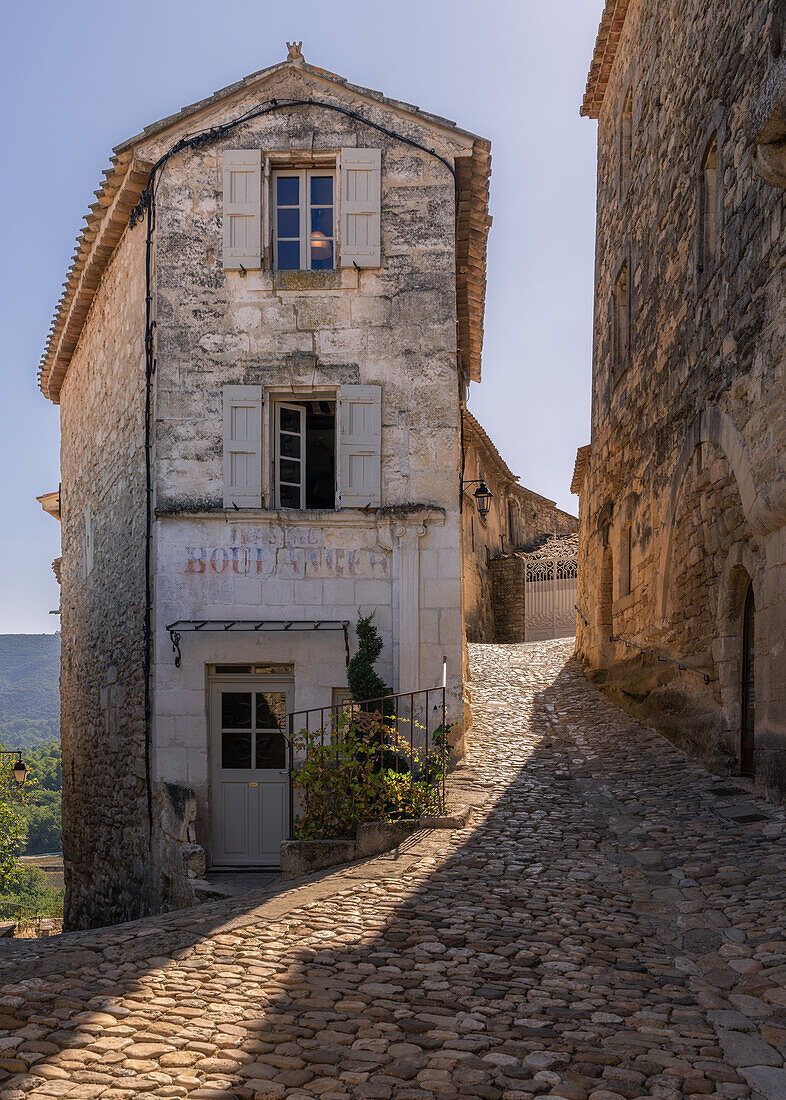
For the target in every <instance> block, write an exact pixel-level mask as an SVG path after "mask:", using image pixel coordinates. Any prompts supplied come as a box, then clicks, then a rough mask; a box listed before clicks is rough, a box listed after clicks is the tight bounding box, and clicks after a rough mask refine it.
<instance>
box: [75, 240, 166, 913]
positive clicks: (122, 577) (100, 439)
mask: <svg viewBox="0 0 786 1100" xmlns="http://www.w3.org/2000/svg"><path fill="white" fill-rule="evenodd" d="M143 270H144V234H143V233H137V234H127V235H126V236H125V238H124V239H123V242H122V244H121V245H120V247H119V248H118V251H117V253H116V255H115V258H114V262H113V264H112V267H111V269H110V270H109V272H108V273H107V275H106V276H105V278H104V280H103V283H102V285H101V287H100V288H99V290H98V293H97V295H96V297H95V300H94V302H93V306H92V309H91V311H90V314H89V316H88V318H87V321H86V324H85V327H84V331H83V335H82V339H81V341H80V344H79V347H78V348H77V350H76V352H75V354H74V356H73V359H72V361H71V366H70V369H69V372H68V375H67V378H66V381H65V384H64V386H63V389H62V393H61V405H60V415H61V428H62V445H61V471H62V490H61V515H62V546H63V554H62V564H61V584H62V589H61V616H62V618H61V633H62V649H61V653H62V656H61V676H60V690H61V741H62V751H63V855H64V867H65V883H66V898H65V924H66V927H67V928H87V927H91V926H93V925H96V924H106V923H109V922H115V921H121V920H130V919H132V918H135V917H139V916H142V915H144V914H145V913H146V912H148V911H149V910H150V905H151V898H150V892H149V886H150V873H149V872H150V868H149V865H148V848H147V843H148V836H147V815H146V809H145V806H146V794H145V726H144V684H143V676H142V653H143V635H142V623H143V615H144V545H145V541H144V536H145V526H144V524H145V520H144V502H145V476H144V417H143V412H144V351H143V340H144V293H145V291H144V280H143ZM88 512H89V515H90V526H91V527H92V539H93V547H92V558H93V566H92V570H91V571H90V573H89V574H86V568H85V547H84V539H85V525H86V519H87V516H88Z"/></svg>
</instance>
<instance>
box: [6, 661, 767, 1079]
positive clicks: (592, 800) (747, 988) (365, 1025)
mask: <svg viewBox="0 0 786 1100" xmlns="http://www.w3.org/2000/svg"><path fill="white" fill-rule="evenodd" d="M572 647H573V643H572V641H569V642H562V641H560V642H543V643H536V644H532V645H518V646H493V645H482V646H481V645H478V646H474V647H472V661H473V674H474V699H475V707H476V722H475V727H474V739H473V742H472V747H471V753H470V758H469V761H468V764H467V766H466V767H464V768H462V769H459V771H460V776H459V778H458V779H457V780H456V783H457V785H458V786H457V788H456V789H459V788H460V786H461V784H463V785H464V787H465V789H466V790H470V789H471V790H473V791H474V793H475V796H476V801H477V802H479V804H480V808H476V810H475V811H474V815H473V820H472V821H471V824H470V825H469V826H468V827H467V828H465V829H462V830H459V831H457V832H454V833H422V834H416V835H415V836H414V837H413V838H412V840H411V842H410V843H409V844H407V845H404V846H402V848H401V849H399V850H397V851H396V852H394V853H390V854H389V855H386V856H382V857H379V858H377V859H374V860H369V861H366V862H363V863H359V864H355V865H351V866H349V867H346V868H343V869H341V870H339V871H337V872H333V873H331V874H324V875H322V876H319V877H315V878H314V879H313V880H309V881H308V882H305V883H303V882H301V883H299V884H297V883H296V884H295V885H294V886H292V887H289V888H286V887H285V888H284V889H280V888H279V890H278V892H277V893H273V892H271V893H270V894H268V895H262V894H255V895H247V896H245V897H242V898H233V899H231V900H230V901H226V902H220V903H213V904H210V905H205V906H202V907H200V908H198V909H191V910H187V911H181V912H179V913H172V914H169V915H166V916H162V917H155V918H150V919H148V920H143V921H138V922H135V923H133V924H129V925H124V926H120V927H117V928H109V929H101V930H96V931H91V932H81V933H71V934H68V935H66V936H63V937H62V938H61V939H59V940H54V939H53V940H50V941H38V942H36V941H29V942H28V943H26V944H24V943H21V942H20V941H15V942H13V943H9V944H7V945H6V944H3V945H0V984H1V985H2V987H3V990H4V991H3V995H2V999H1V1000H0V1028H2V1030H3V1031H4V1032H6V1033H7V1035H8V1037H7V1038H3V1039H2V1040H1V1041H0V1100H22V1098H32V1100H44V1098H47V1100H49V1098H52V1097H56V1096H57V1097H59V1096H67V1097H70V1098H74V1100H76V1098H79V1100H82V1098H92V1097H101V1098H102V1100H115V1098H117V1100H120V1098H131V1097H134V1098H136V1100H140V1098H146V1097H179V1096H189V1097H192V1098H215V1100H219V1098H225V1097H256V1096H259V1097H267V1096H271V1097H273V1096H286V1097H290V1098H293V1100H306V1098H312V1097H315V1096H319V1097H325V1098H329V1100H333V1098H335V1100H337V1098H339V1097H341V1098H346V1097H373V1098H386V1097H396V1098H400V1100H420V1098H423V1100H426V1098H431V1097H440V1098H446V1100H447V1098H451V1097H482V1098H489V1100H491V1098H497V1097H504V1098H508V1100H524V1098H529V1097H532V1096H536V1095H549V1096H552V1097H563V1098H565V1100H587V1098H589V1100H624V1098H630V1100H635V1098H639V1097H658V1098H661V1100H677V1098H681V1097H693V1098H698V1097H702V1098H704V1097H728V1098H734V1097H753V1098H764V1100H782V1098H784V1097H786V1070H784V1068H783V1062H784V1059H783V1054H784V1052H786V906H784V881H786V879H785V876H784V872H785V871H786V850H784V845H783V837H784V826H785V824H786V820H785V818H784V811H783V809H782V808H779V807H776V806H774V805H771V804H768V803H765V802H762V801H761V800H759V799H757V798H755V797H754V796H753V795H752V792H751V787H750V782H749V781H748V780H744V779H738V778H736V777H734V778H725V779H721V778H719V777H716V776H713V775H711V774H710V773H709V772H707V771H706V770H704V769H703V768H702V767H701V766H700V765H698V764H696V763H694V762H692V761H690V760H689V759H687V758H686V757H685V756H684V755H683V753H682V752H680V751H678V750H677V749H675V748H674V747H673V746H671V745H670V744H669V743H668V742H667V741H665V740H663V739H662V738H661V737H660V736H658V735H656V734H655V733H652V732H651V731H649V730H647V729H646V728H645V727H643V726H642V725H640V724H639V723H638V722H636V721H634V720H632V719H630V718H629V717H628V716H627V715H625V714H624V713H622V712H621V711H619V710H618V709H616V708H615V707H614V706H613V705H612V704H611V703H610V702H609V701H608V700H606V699H605V697H603V696H602V695H600V694H598V693H597V692H596V691H595V689H594V688H592V687H591V686H589V685H588V683H587V682H586V681H585V680H584V678H583V676H582V675H581V673H580V671H579V668H578V666H577V665H576V663H575V662H574V661H573V659H572V657H571V653H572ZM481 799H484V801H482V802H481V801H480V800H481Z"/></svg>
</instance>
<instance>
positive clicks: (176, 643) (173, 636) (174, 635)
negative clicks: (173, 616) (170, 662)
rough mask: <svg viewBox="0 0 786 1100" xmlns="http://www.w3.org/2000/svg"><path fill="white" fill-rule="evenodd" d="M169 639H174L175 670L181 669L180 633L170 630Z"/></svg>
mask: <svg viewBox="0 0 786 1100" xmlns="http://www.w3.org/2000/svg"><path fill="white" fill-rule="evenodd" d="M169 637H170V638H171V639H172V651H173V652H174V654H175V668H180V658H181V654H180V631H179V630H170V631H169Z"/></svg>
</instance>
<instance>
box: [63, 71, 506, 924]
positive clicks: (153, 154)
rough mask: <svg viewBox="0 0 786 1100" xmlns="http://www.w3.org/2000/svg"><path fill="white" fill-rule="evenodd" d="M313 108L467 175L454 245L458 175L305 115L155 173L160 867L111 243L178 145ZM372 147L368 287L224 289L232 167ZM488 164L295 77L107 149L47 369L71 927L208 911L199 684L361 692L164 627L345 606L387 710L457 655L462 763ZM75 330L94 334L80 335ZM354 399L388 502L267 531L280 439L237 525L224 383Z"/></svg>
mask: <svg viewBox="0 0 786 1100" xmlns="http://www.w3.org/2000/svg"><path fill="white" fill-rule="evenodd" d="M310 97H313V98H315V99H317V98H318V99H322V100H325V101H327V102H329V103H334V104H336V105H337V106H343V107H351V108H352V109H355V110H360V111H362V112H365V116H367V117H368V118H370V119H372V120H374V121H376V122H378V123H380V124H382V125H384V126H386V127H387V128H388V129H391V130H393V131H395V132H396V133H402V134H405V135H407V136H409V137H410V138H412V139H413V140H415V141H417V142H419V143H420V144H422V145H425V146H426V147H427V148H429V149H435V150H436V152H438V153H439V155H441V156H443V157H444V158H445V159H447V160H448V162H449V163H451V164H455V165H456V170H457V175H458V182H459V214H458V228H457V225H456V218H455V213H456V208H455V197H456V191H455V187H454V181H453V177H452V175H451V173H450V172H449V171H448V169H447V168H446V167H445V165H443V164H440V163H439V162H438V161H437V160H436V159H435V158H434V157H433V156H431V155H430V154H428V153H425V152H422V151H420V150H417V149H413V148H411V147H408V146H406V145H403V144H402V143H400V142H398V141H396V140H395V139H394V138H391V137H387V136H385V135H383V134H381V133H380V132H379V131H372V130H370V128H369V127H367V126H364V125H363V124H362V123H361V122H359V121H358V120H355V119H350V118H347V117H346V116H344V115H341V114H339V113H335V112H331V111H329V110H325V109H322V108H318V107H317V106H316V105H314V106H309V107H302V108H296V109H294V108H293V109H290V110H285V111H284V110H282V111H277V112H276V113H274V114H271V115H269V116H266V117H264V118H260V119H256V120H254V121H253V122H248V123H244V124H243V125H242V126H240V127H238V128H235V129H233V130H232V131H231V133H230V134H228V135H226V136H224V137H223V138H221V139H216V140H212V141H210V142H208V143H207V144H206V145H203V146H201V147H200V148H199V149H197V150H193V149H186V150H183V151H181V152H179V153H177V154H176V155H175V156H174V157H173V158H172V159H171V160H170V161H169V162H168V163H167V165H166V167H165V169H164V170H163V171H162V173H161V175H160V176H159V179H158V186H157V191H156V232H155V238H154V249H153V257H152V259H153V284H152V290H153V318H154V320H155V331H154V354H155V366H156V369H155V376H154V381H153V391H152V399H153V433H152V442H153V448H152V462H153V466H152V473H153V488H154V500H153V506H154V516H153V527H152V541H151V566H152V578H153V606H152V623H153V666H152V670H151V690H152V700H153V721H152V729H151V735H152V743H151V775H152V799H153V833H152V847H151V848H150V849H148V821H147V794H146V787H145V748H144V740H145V723H144V711H143V691H144V683H143V677H142V667H141V666H142V651H143V633H142V624H143V618H144V563H145V559H144V541H145V538H144V535H145V531H144V526H145V507H144V497H145V488H144V485H145V482H144V478H145V467H144V412H143V410H144V346H143V341H144V293H145V287H144V238H145V229H144V226H137V227H136V228H133V229H130V230H128V229H125V228H124V226H125V225H127V220H128V214H129V213H130V211H131V209H132V207H133V205H134V203H135V201H136V199H137V198H138V196H139V192H140V190H141V186H142V185H143V183H144V180H145V178H146V171H147V169H148V168H149V166H150V165H151V164H153V163H154V162H155V161H157V160H158V158H159V157H160V156H161V155H162V154H163V153H165V152H166V151H167V150H169V149H170V148H171V147H172V146H173V145H174V144H175V143H176V142H177V140H178V139H179V138H181V137H182V136H184V135H186V134H190V133H194V132H195V131H196V130H198V129H201V128H203V127H207V126H211V125H219V124H221V123H224V122H227V121H229V120H231V119H234V118H237V117H239V116H240V115H242V114H244V113H245V112H246V111H248V110H249V109H250V108H252V107H254V106H256V105H258V104H259V103H260V102H261V101H264V102H269V101H271V100H273V99H277V100H278V101H284V100H288V99H305V98H310ZM363 147H373V148H377V149H380V150H381V157H382V174H381V183H382V198H381V253H382V262H381V264H380V266H379V267H376V268H365V269H357V268H355V267H352V266H345V267H343V268H342V267H337V268H336V269H335V270H328V271H299V272H298V271H295V272H278V271H275V270H272V267H271V261H270V245H269V240H266V243H265V248H264V252H263V257H262V262H261V266H260V265H257V266H256V268H255V269H252V270H248V271H240V270H225V269H224V266H223V265H222V221H223V203H224V199H225V196H224V195H223V177H222V158H223V156H224V154H225V152H226V150H228V149H238V148H240V149H261V150H262V153H263V157H264V158H267V159H269V160H270V161H271V162H272V163H274V164H284V165H286V164H295V165H306V166H308V165H311V164H317V165H319V164H322V163H324V162H325V158H326V157H329V156H331V155H332V156H334V157H335V153H336V151H337V150H342V149H354V148H363ZM489 160H490V158H489V150H488V143H486V142H483V141H482V139H478V138H475V137H474V136H473V135H470V134H466V133H465V132H464V131H460V130H458V129H457V128H456V127H455V126H454V124H452V123H449V122H447V121H446V120H444V119H439V118H437V117H436V116H431V115H426V114H424V113H423V112H419V111H418V110H417V109H415V108H411V107H408V106H407V105H404V104H399V103H397V102H395V101H388V100H382V98H381V97H380V96H379V94H378V93H368V92H367V91H366V90H365V89H357V88H354V87H353V86H351V85H348V84H346V82H344V81H343V80H341V78H334V77H331V76H328V75H326V74H324V73H323V72H322V71H321V70H315V69H312V68H310V67H309V66H306V65H304V63H303V62H302V59H295V60H294V61H292V62H290V63H286V64H284V65H279V66H274V67H273V68H272V69H270V70H266V71H264V72H263V73H261V74H255V76H253V77H250V78H247V79H246V80H245V81H241V82H239V84H238V85H234V86H233V87H232V88H230V89H228V90H227V91H225V92H223V93H217V94H216V95H215V96H214V97H212V98H211V99H210V100H206V101H204V102H203V103H201V104H197V105H195V107H194V108H189V109H186V110H185V111H184V112H181V114H180V115H179V116H175V117H173V118H170V119H167V120H164V121H163V122H162V123H158V124H156V125H155V126H152V127H149V128H148V129H147V130H146V131H145V132H144V134H142V135H140V136H139V137H137V138H134V139H132V140H131V141H129V142H126V143H125V144H124V145H122V146H119V147H118V149H117V150H116V156H115V158H114V160H113V170H112V172H110V173H108V179H107V182H106V184H105V185H104V188H103V190H102V192H101V193H100V194H99V202H98V203H97V204H96V206H95V208H94V210H93V213H92V215H91V217H90V219H89V220H88V228H87V230H86V231H85V236H84V238H83V241H82V242H81V245H80V248H79V250H78V254H77V259H76V262H75V266H74V269H73V272H72V274H71V277H70V279H69V284H68V286H67V290H66V295H65V296H64V299H63V302H62V303H61V306H60V308H59V311H58V314H57V317H56V320H55V325H54V328H53V335H52V337H51V338H50V343H49V346H48V350H47V353H46V355H45V358H44V363H43V368H42V387H43V388H44V391H45V393H47V394H48V395H49V396H50V397H52V398H53V399H55V400H58V399H59V400H60V401H61V404H62V425H63V469H62V480H63V517H64V518H63V525H64V545H63V561H64V567H63V590H62V599H63V654H64V656H63V667H64V675H63V731H64V732H63V738H64V770H65V771H68V770H69V769H70V768H71V767H72V766H73V769H74V770H73V772H72V773H71V772H69V776H68V778H67V779H66V780H65V781H64V782H65V788H64V802H65V834H66V838H65V848H66V874H67V921H68V923H69V924H70V925H71V926H72V927H73V926H89V925H93V924H97V923H103V922H108V921H115V920H121V919H126V918H129V917H134V916H138V915H140V914H141V913H143V912H149V911H153V910H156V909H159V908H161V907H162V906H166V905H182V904H187V903H189V902H190V901H192V900H193V897H194V894H193V883H194V880H195V876H198V875H199V874H201V873H202V871H203V869H204V866H205V860H207V862H208V863H209V862H210V861H211V856H212V839H211V836H212V833H211V829H212V827H213V824H212V819H211V814H212V812H213V803H214V798H215V794H214V792H211V780H210V776H211V766H212V765H211V747H210V745H211V742H210V718H209V706H210V704H209V701H208V698H207V697H206V687H207V686H208V679H209V676H210V670H211V669H212V668H214V666H216V665H219V664H224V665H227V666H231V665H234V664H237V663H242V664H246V663H248V662H250V663H251V665H253V666H254V667H257V666H260V667H262V668H268V667H269V668H275V669H278V670H286V675H290V676H292V677H293V682H294V688H293V702H294V705H295V707H297V708H300V707H304V706H317V705H318V706H323V705H325V704H330V702H331V700H332V697H333V692H335V691H336V690H341V689H342V687H343V686H345V683H346V680H345V670H344V646H343V639H342V636H341V633H340V632H338V633H337V634H336V633H332V634H331V633H327V632H325V633H323V634H320V635H314V634H313V633H312V634H305V633H300V634H294V633H292V634H282V633H278V634H272V633H270V634H269V633H265V632H264V631H261V632H257V633H251V634H248V633H247V634H241V633H232V634H231V635H228V634H224V633H215V632H213V633H210V634H204V635H200V634H195V633H191V634H188V635H187V636H184V637H183V639H182V643H181V647H182V663H181V665H180V667H176V665H175V654H174V651H173V649H172V645H171V642H170V638H169V635H168V634H167V632H166V629H165V627H166V625H167V624H168V623H171V622H173V621H175V620H182V619H187V620H188V619H192V620H201V619H206V620H223V619H226V620H233V619H252V620H271V621H273V620H275V621H281V622H285V621H287V620H290V619H291V620H305V621H307V622H312V621H318V620H350V621H354V620H355V618H356V616H357V614H358V610H363V611H370V610H374V611H375V614H376V621H377V624H378V625H379V627H380V628H381V631H382V634H383V637H384V639H385V650H384V653H383V657H382V660H381V662H380V671H381V673H382V675H383V676H384V677H385V679H386V681H387V682H388V683H390V684H391V685H392V686H393V687H394V688H397V689H398V688H402V689H404V688H406V689H407V690H411V689H412V688H416V687H421V686H427V685H428V686H431V685H433V684H435V683H437V682H438V679H439V675H440V669H441V661H442V655H443V654H446V655H447V657H448V667H449V670H450V683H449V688H450V696H451V715H452V716H454V717H455V718H457V719H459V724H458V725H457V726H456V728H455V731H454V740H455V748H456V751H457V752H460V751H461V737H462V730H461V725H460V718H461V714H462V695H463V682H462V638H463V630H462V617H461V560H462V559H461V527H460V516H459V495H460V481H459V479H460V466H461V462H460V444H459V439H460V435H459V415H460V411H459V410H460V404H461V402H462V400H463V396H464V394H465V392H466V388H467V385H468V382H469V380H470V378H473V379H475V380H476V381H477V380H479V378H480V373H479V371H480V341H481V337H482V295H483V289H484V283H485V277H484V270H485V238H486V233H487V230H488V225H489V221H488V217H487V213H486V210H487V190H488V174H489ZM121 219H125V220H124V221H123V223H122V225H121ZM457 247H458V252H457ZM110 256H111V261H110ZM107 263H108V266H107ZM96 272H98V274H96ZM86 309H89V310H90V316H89V318H88V320H87V322H86V323H84V327H82V325H83V316H82V313H83V312H84V310H86ZM457 332H458V336H459V340H458V343H457ZM457 363H458V364H459V370H458V372H457V366H456V365H457ZM66 371H67V372H68V373H67V374H66ZM64 378H65V381H63V379H64ZM348 385H349V386H352V385H355V386H357V385H363V386H373V385H378V386H380V387H381V394H382V404H381V408H382V428H381V456H380V466H381V487H382V488H381V497H382V506H381V507H378V508H372V509H368V508H367V509H362V508H340V509H339V510H335V511H334V510H332V509H330V510H319V511H317V510H313V509H312V510H297V511H287V510H276V509H274V508H271V506H270V505H271V502H272V496H271V493H272V483H271V481H270V469H269V466H270V449H269V448H270V443H269V440H267V436H266V435H265V436H264V438H265V443H264V447H265V448H266V450H265V451H264V458H263V462H262V474H263V506H262V508H261V509H258V508H250V509H249V508H245V509H244V508H241V509H237V508H233V509H232V510H227V508H226V496H225V487H224V452H223V449H222V426H223V425H222V394H224V392H225V387H226V386H258V387H260V390H261V392H262V393H263V394H264V405H263V409H266V408H269V407H270V402H271V401H272V400H273V398H275V397H276V396H277V395H281V394H284V395H290V394H291V395H292V398H291V399H292V400H297V399H298V398H299V399H301V400H302V399H303V398H304V395H306V396H307V395H309V394H316V395H320V394H322V395H325V394H327V395H328V396H330V395H333V396H335V394H336V393H337V392H339V387H342V386H348ZM267 415H268V414H267V412H264V413H263V416H267ZM265 423H266V424H267V421H266V422H265ZM264 431H265V433H266V432H267V426H266V427H265V429H264ZM94 437H95V447H94V444H93V438H94ZM86 517H89V519H90V524H91V525H92V550H91V553H92V554H93V568H92V571H91V573H90V575H89V576H87V577H86V576H85V575H84V569H83V567H82V565H81V563H82V561H83V559H84V558H85V551H84V548H83V538H84V528H85V523H86V522H87V519H86ZM282 674H283V673H282ZM249 786H251V787H257V784H256V783H252V784H249Z"/></svg>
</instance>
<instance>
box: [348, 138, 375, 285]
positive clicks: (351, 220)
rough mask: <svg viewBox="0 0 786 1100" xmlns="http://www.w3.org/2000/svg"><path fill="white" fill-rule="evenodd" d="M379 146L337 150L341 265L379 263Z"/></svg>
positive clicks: (362, 265)
mask: <svg viewBox="0 0 786 1100" xmlns="http://www.w3.org/2000/svg"><path fill="white" fill-rule="evenodd" d="M381 167H382V152H381V150H380V149H342V150H341V266H342V267H352V266H353V264H357V266H358V267H379V264H380V202H381Z"/></svg>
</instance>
